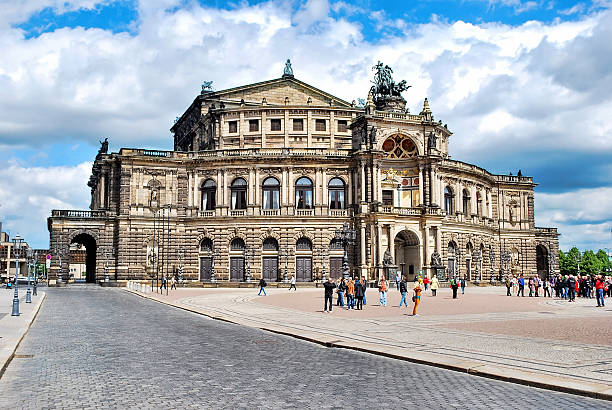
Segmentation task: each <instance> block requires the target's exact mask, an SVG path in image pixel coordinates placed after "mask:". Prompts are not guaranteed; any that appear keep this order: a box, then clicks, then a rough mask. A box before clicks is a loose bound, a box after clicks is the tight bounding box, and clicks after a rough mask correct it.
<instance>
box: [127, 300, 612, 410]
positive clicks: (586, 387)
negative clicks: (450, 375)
mask: <svg viewBox="0 0 612 410" xmlns="http://www.w3.org/2000/svg"><path fill="white" fill-rule="evenodd" d="M122 289H123V290H125V291H126V292H129V293H132V294H134V295H137V296H140V297H142V298H145V299H149V300H152V301H154V302H158V303H162V304H165V305H168V306H172V307H175V308H177V309H182V310H185V311H187V312H191V313H195V314H198V315H201V316H206V317H208V318H211V319H215V320H220V321H223V322H227V323H232V324H235V325H239V326H248V327H252V328H256V329H260V330H264V331H266V332H270V333H275V334H279V335H283V336H289V337H293V338H296V339H299V340H303V341H306V342H310V343H315V344H318V345H322V346H325V347H331V348H338V349H347V350H354V351H358V352H363V353H370V354H375V355H379V356H384V357H388V358H391V359H397V360H403V361H407V362H411V363H416V364H421V365H426V366H433V367H438V368H442V369H446V370H451V371H456V372H460V373H467V374H470V375H473V376H480V377H485V378H488V379H493V380H499V381H504V382H509V383H514V384H520V385H525V386H529V387H537V388H540V389H545V390H552V391H557V392H561V393H568V394H574V395H579V396H585V397H590V398H594V399H600V400H607V401H612V386H610V385H606V384H602V383H585V382H581V381H578V380H568V379H562V378H560V377H557V376H548V375H544V374H540V373H534V372H527V371H524V370H520V369H508V368H504V367H501V366H493V365H488V364H483V363H481V362H477V361H474V360H468V359H465V360H461V359H450V358H445V359H446V360H444V361H443V360H438V361H432V360H424V359H421V358H419V357H416V356H414V355H411V354H409V353H410V352H409V351H408V350H407V349H400V350H404V351H405V353H404V354H398V353H391V352H389V351H385V350H383V349H382V348H381V347H380V346H378V345H374V344H371V343H362V342H355V341H343V340H338V338H337V337H335V338H333V339H331V338H330V339H331V340H324V339H325V338H324V337H320V336H319V337H318V338H317V337H313V336H307V335H304V334H299V333H295V332H289V331H286V330H283V328H282V325H280V326H278V327H271V326H263V327H262V326H257V325H255V326H253V325H251V324H249V321H248V320H245V321H237V320H235V319H234V318H229V317H225V316H223V315H219V314H218V313H210V312H205V311H202V310H196V309H193V308H190V307H187V306H182V305H179V304H177V303H174V302H169V301H164V300H160V299H157V298H154V297H151V296H149V295H145V294H142V293H140V292H136V291H132V290H130V289H126V288H122ZM395 350H398V349H395ZM568 384H571V385H573V387H570V386H567V385H568Z"/></svg>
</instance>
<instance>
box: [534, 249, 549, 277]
mask: <svg viewBox="0 0 612 410" xmlns="http://www.w3.org/2000/svg"><path fill="white" fill-rule="evenodd" d="M536 264H537V269H538V276H539V277H540V278H541V279H546V278H547V277H548V249H546V248H545V247H544V246H542V245H538V246H536Z"/></svg>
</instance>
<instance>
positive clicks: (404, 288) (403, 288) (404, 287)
mask: <svg viewBox="0 0 612 410" xmlns="http://www.w3.org/2000/svg"><path fill="white" fill-rule="evenodd" d="M399 291H400V293H401V295H402V299H401V300H400V307H402V303H403V304H404V305H405V306H406V307H408V302H406V292H408V286H407V283H406V277H404V276H402V280H401V282H400V283H399Z"/></svg>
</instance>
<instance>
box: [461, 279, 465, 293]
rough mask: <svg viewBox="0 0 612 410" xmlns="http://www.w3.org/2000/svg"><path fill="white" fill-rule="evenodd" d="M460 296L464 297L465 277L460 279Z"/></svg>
mask: <svg viewBox="0 0 612 410" xmlns="http://www.w3.org/2000/svg"><path fill="white" fill-rule="evenodd" d="M461 294H462V295H465V276H464V277H462V278H461Z"/></svg>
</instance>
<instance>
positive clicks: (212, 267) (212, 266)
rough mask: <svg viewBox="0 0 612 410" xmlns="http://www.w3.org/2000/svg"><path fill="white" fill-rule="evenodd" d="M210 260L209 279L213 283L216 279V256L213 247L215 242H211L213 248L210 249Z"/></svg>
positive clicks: (215, 250)
mask: <svg viewBox="0 0 612 410" xmlns="http://www.w3.org/2000/svg"><path fill="white" fill-rule="evenodd" d="M211 256H212V258H211V261H210V281H211V282H212V283H215V282H216V281H217V279H216V278H215V259H216V258H217V249H216V248H215V244H214V243H213V248H212V251H211Z"/></svg>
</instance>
